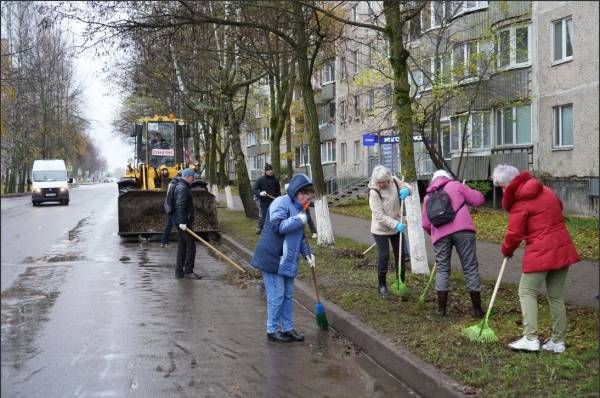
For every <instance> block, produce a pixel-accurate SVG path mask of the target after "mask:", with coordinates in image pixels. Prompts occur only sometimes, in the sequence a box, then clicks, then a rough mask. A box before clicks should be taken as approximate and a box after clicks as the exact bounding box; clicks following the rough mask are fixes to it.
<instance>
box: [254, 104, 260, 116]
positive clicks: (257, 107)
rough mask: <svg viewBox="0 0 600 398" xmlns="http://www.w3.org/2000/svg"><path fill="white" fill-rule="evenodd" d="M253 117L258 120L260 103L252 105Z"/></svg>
mask: <svg viewBox="0 0 600 398" xmlns="http://www.w3.org/2000/svg"><path fill="white" fill-rule="evenodd" d="M254 116H255V117H256V118H257V119H260V103H257V104H256V105H254Z"/></svg>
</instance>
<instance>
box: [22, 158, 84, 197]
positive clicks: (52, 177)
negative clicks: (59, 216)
mask: <svg viewBox="0 0 600 398" xmlns="http://www.w3.org/2000/svg"><path fill="white" fill-rule="evenodd" d="M29 182H30V183H31V203H33V205H34V206H38V205H39V204H40V203H42V202H59V203H60V204H62V205H65V206H66V205H68V204H69V184H72V183H73V179H72V178H68V179H67V168H66V167H65V161H64V160H62V159H56V160H36V161H34V162H33V169H32V170H31V180H30V181H29Z"/></svg>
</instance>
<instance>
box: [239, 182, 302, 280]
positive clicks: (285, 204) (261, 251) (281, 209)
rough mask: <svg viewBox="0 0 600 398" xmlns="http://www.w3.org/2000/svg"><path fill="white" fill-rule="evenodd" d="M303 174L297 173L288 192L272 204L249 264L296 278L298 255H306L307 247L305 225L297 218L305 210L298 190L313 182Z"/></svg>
mask: <svg viewBox="0 0 600 398" xmlns="http://www.w3.org/2000/svg"><path fill="white" fill-rule="evenodd" d="M311 184H312V181H311V180H310V178H308V177H307V176H306V175H304V174H296V175H295V176H294V177H293V178H292V181H290V185H289V186H288V189H287V195H284V196H280V197H278V198H277V199H275V200H274V201H273V203H271V206H270V207H269V212H268V213H267V215H266V218H265V225H264V227H263V230H262V234H261V235H260V239H259V240H258V243H257V244H256V250H255V251H254V255H253V256H252V260H251V261H250V264H252V266H253V267H256V268H258V269H260V270H263V271H266V272H272V273H277V274H279V275H282V276H286V277H288V278H294V277H295V276H296V274H297V273H298V256H299V255H300V254H301V255H302V256H303V257H305V258H306V256H307V254H308V247H307V245H306V240H305V239H304V224H303V223H302V221H301V220H300V218H299V217H298V214H299V213H300V212H304V209H303V208H302V206H301V205H300V204H299V203H297V202H296V201H295V200H294V198H295V197H296V193H297V192H298V191H299V190H300V189H302V188H304V187H306V186H308V185H311Z"/></svg>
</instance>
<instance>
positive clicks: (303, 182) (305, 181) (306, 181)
mask: <svg viewBox="0 0 600 398" xmlns="http://www.w3.org/2000/svg"><path fill="white" fill-rule="evenodd" d="M308 185H312V180H311V179H310V178H308V176H307V175H306V174H296V175H295V176H294V177H292V180H291V181H290V185H288V188H287V194H288V196H289V197H290V199H292V202H295V199H296V194H297V193H298V191H299V190H301V189H302V188H304V187H306V186H308Z"/></svg>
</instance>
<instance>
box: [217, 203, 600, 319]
mask: <svg viewBox="0 0 600 398" xmlns="http://www.w3.org/2000/svg"><path fill="white" fill-rule="evenodd" d="M221 197H222V200H224V199H225V198H224V194H221ZM233 201H234V204H235V207H236V209H237V210H242V209H243V207H242V202H241V200H240V198H239V196H234V197H233ZM329 215H330V216H331V222H332V224H333V232H334V234H335V235H336V236H340V237H342V238H348V239H352V240H354V241H356V242H361V243H365V244H367V245H371V244H372V243H373V242H374V241H373V235H371V230H370V229H371V221H370V220H363V219H361V218H356V217H349V216H344V215H341V214H335V213H329ZM425 240H426V242H425V244H426V246H427V260H428V262H429V264H433V261H434V255H433V251H432V246H431V240H430V239H429V235H427V234H425ZM477 258H478V260H479V274H480V275H481V277H483V278H486V279H496V278H497V277H498V271H500V266H501V265H502V254H501V252H500V245H499V244H497V243H490V242H485V241H477ZM522 259H523V249H522V248H519V249H517V251H516V252H515V254H514V256H513V258H512V259H511V260H510V261H509V262H508V264H507V266H506V268H505V270H504V276H503V278H502V280H503V282H509V283H514V284H518V283H519V280H520V278H521V261H522ZM598 268H599V267H598V263H595V262H592V261H581V262H579V263H577V264H575V265H573V266H572V267H571V269H570V270H569V274H568V276H567V287H566V289H565V298H566V301H567V302H568V303H572V304H579V305H585V306H587V307H596V308H597V307H598V300H597V299H596V298H595V297H596V295H597V294H598V292H599V291H600V287H599V281H598V278H599V276H600V274H599V272H598ZM452 270H453V271H454V270H456V271H461V267H460V261H459V259H458V255H457V254H456V251H454V252H453V254H452ZM544 291H545V290H544Z"/></svg>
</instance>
